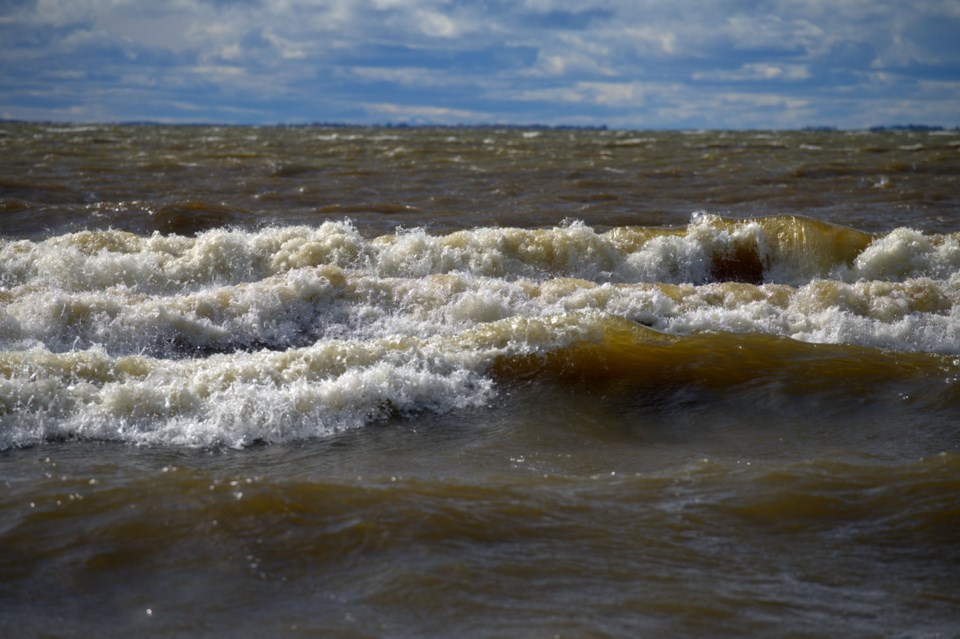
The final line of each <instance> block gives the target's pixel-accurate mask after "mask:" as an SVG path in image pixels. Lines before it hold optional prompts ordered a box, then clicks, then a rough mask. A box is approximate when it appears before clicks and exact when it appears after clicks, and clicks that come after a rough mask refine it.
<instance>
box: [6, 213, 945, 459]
mask: <svg viewBox="0 0 960 639" xmlns="http://www.w3.org/2000/svg"><path fill="white" fill-rule="evenodd" d="M958 239H960V236H958V235H957V234H944V235H926V234H923V233H920V232H918V231H914V230H910V229H896V230H894V231H891V232H889V233H887V234H884V235H871V234H867V233H863V232H860V231H857V230H854V229H849V228H845V227H839V226H835V225H830V224H826V223H823V222H819V221H816V220H811V219H806V218H799V217H771V218H762V219H752V220H727V219H722V218H719V217H716V216H709V215H697V216H694V218H693V219H692V220H691V222H690V224H689V225H688V226H687V227H686V228H648V227H620V228H614V229H611V230H609V231H606V232H597V231H596V230H594V229H592V228H590V227H588V226H586V225H584V224H581V223H576V222H573V223H567V224H564V225H561V226H558V227H555V228H550V229H517V228H505V229H500V228H478V229H472V230H465V231H460V232H456V233H451V234H447V235H431V234H430V233H428V232H427V231H426V230H424V229H414V230H409V231H401V232H398V233H396V234H394V235H390V236H382V237H375V238H371V239H367V238H364V237H363V236H362V235H361V234H360V233H359V232H358V231H357V230H356V229H355V228H354V227H353V226H352V225H351V224H350V223H349V222H348V221H344V222H327V223H325V224H323V225H322V226H320V227H317V228H306V227H282V228H266V229H262V230H260V231H256V232H250V231H240V230H233V229H217V230H211V231H206V232H202V233H199V234H197V235H196V236H195V237H185V236H180V235H161V234H159V233H155V234H154V235H152V236H138V235H134V234H130V233H124V232H119V231H102V232H82V233H73V234H67V235H61V236H57V237H52V238H50V239H47V240H43V241H36V242H34V241H27V240H2V241H0V448H3V447H9V446H16V445H26V444H30V443H36V442H39V441H43V440H45V439H51V438H54V439H56V438H64V437H66V438H72V437H83V438H87V437H90V438H97V439H112V440H120V441H130V442H137V443H146V444H175V445H191V446H215V445H227V446H245V445H248V444H250V443H252V442H254V441H268V442H274V441H290V440H296V439H302V438H306V437H318V436H324V435H325V434H329V433H332V432H338V431H341V430H343V429H347V428H355V427H357V426H359V425H362V424H365V423H370V422H372V421H377V420H383V419H389V418H391V417H396V416H404V415H409V414H413V413H417V412H421V411H433V412H438V413H443V412H448V411H451V410H460V409H464V408H470V407H482V406H485V405H487V403H489V402H490V401H492V398H493V397H495V396H496V394H497V392H498V389H499V388H501V387H502V385H504V384H508V385H509V384H512V383H517V382H518V381H519V380H525V379H529V378H531V377H532V378H534V379H552V378H557V379H561V380H563V379H568V378H569V379H576V380H579V381H578V388H579V389H580V390H581V391H583V392H588V391H590V389H591V388H592V387H593V386H592V385H599V386H597V387H598V388H599V387H603V388H606V387H608V386H610V385H611V384H612V387H617V388H627V389H633V390H637V389H652V390H650V392H653V393H654V394H656V393H658V392H660V390H661V389H663V388H667V387H669V388H676V387H690V388H709V387H711V386H716V387H717V388H720V389H728V390H731V392H737V393H739V392H746V391H747V390H748V389H753V388H755V387H756V386H757V385H760V386H762V387H763V388H764V389H766V390H765V391H764V392H774V393H775V394H778V395H779V394H782V393H802V392H810V393H814V394H827V393H830V392H833V389H835V388H840V389H844V391H845V392H848V393H852V394H854V395H855V396H863V397H867V396H870V397H874V396H878V395H879V394H880V389H883V388H887V389H888V390H889V388H890V385H891V384H892V385H894V386H896V387H898V388H900V389H901V394H909V393H915V391H916V389H918V388H921V387H923V386H924V385H928V386H929V385H931V384H932V386H931V388H933V389H934V390H930V392H929V393H928V394H929V396H930V399H929V402H930V404H929V405H930V406H932V407H934V408H936V407H942V406H947V407H951V406H952V407H956V405H957V395H956V383H955V382H956V380H957V379H958V378H960V375H958V366H960V359H956V356H958V355H960V310H958V309H960V275H958V272H960V245H958ZM604 385H606V386H604ZM903 389H909V393H908V392H907V390H903ZM934 391H935V392H934ZM631 392H632V391H631ZM643 392H647V390H643ZM750 392H753V391H752V390H751V391H750Z"/></svg>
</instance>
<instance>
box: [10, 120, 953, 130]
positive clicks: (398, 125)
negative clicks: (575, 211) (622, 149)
mask: <svg viewBox="0 0 960 639" xmlns="http://www.w3.org/2000/svg"><path fill="white" fill-rule="evenodd" d="M0 124H34V125H43V126H181V127H191V126H193V127H248V126H255V127H277V128H287V129H301V128H325V129H331V128H336V129H358V128H359V129H363V128H370V129H377V128H386V129H517V130H524V131H530V130H540V131H608V130H610V129H609V127H608V126H607V125H606V124H600V125H586V124H584V125H579V124H510V123H473V124H470V123H464V124H429V123H407V122H385V123H375V124H358V123H352V122H299V123H275V124H262V123H255V122H248V123H229V122H177V123H174V122H160V121H156V120H118V121H116V122H81V121H77V122H71V121H57V120H18V119H11V118H0ZM648 130H660V129H648ZM662 130H672V129H662ZM718 130H719V129H718ZM730 130H735V129H730ZM757 130H760V129H757ZM799 130H800V131H823V132H828V131H857V130H863V131H871V132H874V133H879V132H883V131H915V132H921V133H922V132H931V131H960V125H958V126H955V127H953V128H952V129H951V128H948V127H943V126H939V125H928V124H890V125H878V126H871V127H868V128H866V129H841V128H839V127H835V126H805V127H802V128H800V129H799Z"/></svg>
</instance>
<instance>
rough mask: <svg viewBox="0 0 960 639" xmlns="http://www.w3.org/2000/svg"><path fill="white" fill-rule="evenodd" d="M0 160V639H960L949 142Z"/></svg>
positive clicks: (279, 139) (187, 136) (72, 144)
mask: <svg viewBox="0 0 960 639" xmlns="http://www.w3.org/2000/svg"><path fill="white" fill-rule="evenodd" d="M0 158H2V159H0V169H2V170H0V451H2V452H0V479H2V480H3V481H4V484H3V486H4V487H5V488H4V489H3V490H0V508H2V510H0V547H3V548H4V552H3V555H2V557H3V558H2V559H0V575H2V577H3V578H2V580H0V632H2V633H5V634H8V635H11V636H14V635H16V636H50V635H56V636H130V635H131V634H136V635H145V634H149V635H150V636H184V635H196V636H206V635H209V634H211V633H217V634H223V635H232V636H276V635H278V634H285V635H293V636H296V635H299V634H303V635H307V636H342V637H369V636H383V637H426V636H436V637H447V636H464V637H507V636H509V637H544V636H555V635H559V636H570V637H603V636H610V637H620V636H647V635H654V636H662V635H677V636H717V635H765V636H791V637H794V636H823V635H836V634H841V633H842V634H853V635H858V636H881V635H883V636H889V635H893V636H956V634H957V628H960V590H958V585H960V501H958V499H957V494H958V490H960V450H958V445H960V428H958V427H960V215H958V213H960V134H957V133H955V132H875V133H859V132H857V133H853V132H851V133H848V132H813V131H811V132H727V133H724V132H689V133H680V132H669V133H667V132H656V133H651V132H626V131H599V130H549V129H530V130H521V129H512V128H505V129H496V128H485V129H429V128H412V129H403V128H379V129H378V128H369V129H353V128H336V127H300V128H269V127H268V128H252V127H231V128H216V127H163V126H95V127H94V126H88V127H84V126H59V125H28V124H6V125H3V126H0Z"/></svg>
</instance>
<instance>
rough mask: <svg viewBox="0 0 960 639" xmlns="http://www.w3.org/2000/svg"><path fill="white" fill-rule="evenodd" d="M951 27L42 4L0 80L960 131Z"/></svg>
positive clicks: (617, 118)
mask: <svg viewBox="0 0 960 639" xmlns="http://www.w3.org/2000/svg"><path fill="white" fill-rule="evenodd" d="M21 32H23V33H26V34H27V35H25V36H24V37H12V36H18V35H20V33H21ZM958 32H960V3H958V2H956V0H917V2H914V3H912V4H911V5H910V6H907V5H905V4H903V3H900V2H898V1H895V0H780V1H778V2H775V3H769V2H756V1H752V0H717V1H716V2H711V3H702V2H694V1H692V0H672V1H671V2H662V1H659V0H518V1H517V2H513V3H509V2H493V1H490V2H453V1H452V0H261V1H252V0H251V1H249V2H227V1H220V0H171V1H170V2H160V3H158V2H151V1H148V0H37V2H36V3H35V4H33V5H29V4H23V5H21V6H19V7H17V8H10V9H7V10H5V15H3V16H0V59H2V60H3V61H6V63H7V65H8V67H7V68H8V69H16V70H17V74H19V78H21V79H19V80H18V79H15V78H13V77H12V76H13V75H14V74H10V75H11V77H10V78H6V77H0V94H2V95H4V98H3V99H2V102H3V103H4V104H3V107H4V108H5V109H6V110H7V111H10V110H11V109H15V105H16V104H17V101H18V100H20V102H22V103H23V104H24V105H25V106H23V107H22V108H24V109H27V108H28V107H29V108H30V109H34V110H36V109H42V107H38V106H36V103H37V99H36V98H33V99H32V100H27V99H26V97H27V94H26V91H27V90H28V89H29V90H31V91H36V90H37V89H38V88H39V87H38V83H43V82H45V81H46V82H54V81H56V82H59V83H61V84H66V85H69V86H70V91H71V92H70V93H69V94H67V97H66V98H63V99H60V100H56V101H54V100H50V106H49V107H48V112H49V113H51V114H62V113H66V112H67V111H68V109H69V106H62V104H63V102H64V101H65V100H67V99H71V100H76V101H77V104H78V105H82V104H84V103H85V101H87V102H89V101H90V100H92V99H93V97H91V96H93V95H94V94H93V92H94V90H95V89H97V88H102V87H104V86H106V85H108V84H110V83H114V85H115V86H116V87H117V88H123V87H128V88H129V87H135V88H137V89H138V91H142V93H140V94H138V100H139V101H140V102H139V104H143V105H163V104H170V105H172V104H173V102H175V101H181V102H182V101H184V95H185V94H187V93H189V94H190V95H191V97H190V100H188V101H189V102H190V103H191V104H195V105H197V106H198V108H200V109H201V110H199V111H197V113H198V114H203V113H210V114H212V115H211V117H217V116H218V114H223V113H239V112H240V111H241V109H240V108H239V107H236V105H235V104H234V103H233V101H236V100H244V101H249V102H250V104H251V105H252V104H254V103H256V105H258V106H250V107H249V108H247V107H246V106H245V107H243V108H245V109H247V110H246V111H243V112H244V113H245V114H248V115H249V114H252V113H262V114H266V115H265V116H264V117H267V118H271V117H272V118H273V119H274V120H278V121H279V120H287V119H290V118H296V117H304V118H310V119H336V118H337V117H341V116H342V117H346V118H357V117H369V118H371V119H378V120H381V119H382V118H383V117H397V118H407V117H415V118H435V119H463V118H471V117H472V118H477V119H483V118H489V117H491V116H489V114H490V113H497V114H498V115H497V117H498V118H499V119H501V120H503V119H511V118H515V119H518V120H524V121H530V120H531V119H534V118H536V119H543V120H549V121H551V122H560V121H577V122H585V121H593V122H596V123H602V122H608V121H609V122H629V121H632V122H635V123H640V124H644V123H650V122H656V123H658V124H659V125H664V126H666V125H670V123H671V120H670V118H671V117H673V120H672V122H674V123H675V124H676V125H680V124H683V125H689V124H691V123H695V122H702V123H704V124H706V125H712V126H722V125H724V124H725V123H728V124H730V125H731V126H732V125H734V124H736V123H746V124H750V123H751V122H752V123H753V124H754V125H759V126H763V123H764V122H766V123H769V124H770V125H771V126H773V125H778V126H779V125H786V123H787V122H788V119H789V118H795V122H794V123H795V124H796V125H797V126H800V125H803V124H804V122H803V121H802V118H805V117H815V118H816V119H817V121H818V122H823V121H825V120H829V119H830V118H835V119H837V120H840V119H842V118H850V119H851V121H852V120H853V119H857V118H860V117H862V116H861V114H863V113H871V114H873V113H874V112H873V111H871V108H872V107H870V106H869V104H868V101H871V100H872V101H873V102H872V104H880V103H881V102H883V103H884V104H885V105H886V106H884V110H883V111H876V117H879V116H881V115H883V114H884V113H893V112H896V109H897V108H901V107H899V106H896V105H899V104H901V102H900V101H896V100H894V98H899V96H901V95H907V94H909V95H911V100H910V102H909V107H910V108H916V109H918V111H919V112H923V113H929V114H940V115H937V117H938V118H941V120H939V121H938V122H933V123H943V124H947V125H953V124H957V122H956V119H957V116H956V115H949V114H945V113H946V111H945V110H944V108H943V107H942V104H943V103H946V102H949V101H950V99H954V100H955V101H956V102H960V88H957V87H953V86H951V85H949V84H940V85H936V86H934V85H933V84H931V83H932V82H934V81H937V80H944V79H946V78H949V77H950V76H949V74H950V73H955V69H956V68H957V66H958V65H960V41H958V40H957V38H956V33H958ZM36 43H43V44H42V45H37V44H36ZM54 74H58V75H54ZM28 77H29V78H31V80H30V82H27V80H25V79H23V78H28ZM137 78H140V79H139V80H137ZM143 78H150V79H151V83H147V82H144V80H143ZM18 82H19V84H18ZM831 83H832V84H831ZM924 83H925V84H924ZM385 89H386V90H388V91H390V94H391V97H390V98H389V100H390V102H386V101H384V100H383V96H382V95H377V94H376V92H381V93H382V92H383V91H384V90H385ZM746 89H749V91H748V90H746ZM791 91H792V93H791ZM801 91H802V93H801ZM118 95H119V94H118ZM426 96H429V97H426ZM838 96H843V99H842V100H840V99H839V97H838ZM118 100H119V98H118ZM258 100H259V102H257V101H258ZM282 100H286V102H283V103H282V104H281V101H282ZM856 100H860V103H859V104H858V103H857V102H856ZM884 101H886V102H884ZM925 101H928V102H925ZM55 102H56V106H54V103H55ZM118 103H119V102H118ZM203 104H207V105H208V106H207V111H203V110H202V105H203ZM244 104H246V103H244ZM404 104H416V105H419V106H402V105H404ZM924 104H931V105H936V106H931V107H930V108H929V109H926V110H924V109H925V107H923V105H924ZM108 108H114V107H107V106H105V107H104V109H108ZM128 108H129V109H130V110H132V109H135V108H137V106H136V104H132V105H130V106H129V107H128ZM903 108H906V107H903ZM391 109H392V110H391ZM430 109H434V110H435V111H430ZM179 111H182V109H178V112H179ZM34 112H36V111H31V113H34ZM87 112H89V113H93V112H94V111H93V109H92V107H88V111H87ZM123 113H127V111H123ZM271 113H273V114H274V115H273V116H271V115H270V114H271ZM358 114H360V115H358ZM364 114H366V115H364ZM671 114H672V115H671ZM811 114H812V115H811ZM106 115H109V114H106ZM118 117H119V116H118ZM871 117H874V116H873V115H871ZM630 118H633V119H632V120H630ZM751 118H752V120H751ZM951 118H952V119H951ZM877 121H878V120H874V121H872V122H870V123H871V124H872V123H876V122H877Z"/></svg>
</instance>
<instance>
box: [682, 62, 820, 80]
mask: <svg viewBox="0 0 960 639" xmlns="http://www.w3.org/2000/svg"><path fill="white" fill-rule="evenodd" d="M810 77H811V75H810V68H809V66H808V65H806V64H771V63H768V62H751V63H748V64H744V65H742V66H741V67H740V68H739V69H737V70H735V71H697V72H694V74H693V79H694V80H716V81H732V82H742V81H756V80H808V79H809V78H810Z"/></svg>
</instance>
